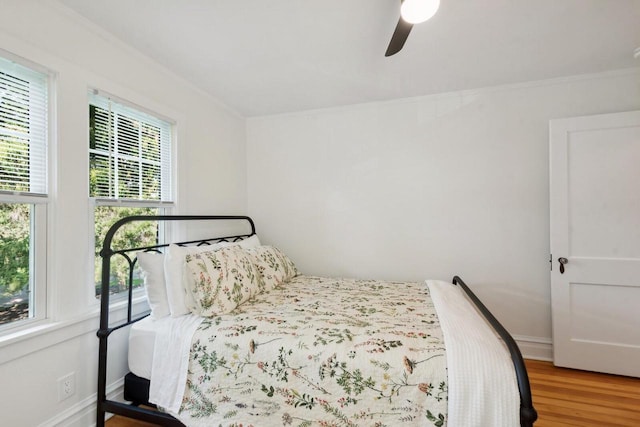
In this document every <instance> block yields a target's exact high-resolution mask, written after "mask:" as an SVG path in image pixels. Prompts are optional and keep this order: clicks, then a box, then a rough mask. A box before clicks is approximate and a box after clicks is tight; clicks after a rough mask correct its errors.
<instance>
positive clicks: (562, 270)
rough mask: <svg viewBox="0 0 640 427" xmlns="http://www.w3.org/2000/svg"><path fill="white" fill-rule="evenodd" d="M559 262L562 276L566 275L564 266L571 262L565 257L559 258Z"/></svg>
mask: <svg viewBox="0 0 640 427" xmlns="http://www.w3.org/2000/svg"><path fill="white" fill-rule="evenodd" d="M558 262H559V263H560V274H564V265H565V264H567V263H568V262H569V260H568V259H566V258H564V257H560V258H558Z"/></svg>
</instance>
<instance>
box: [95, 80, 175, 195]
mask: <svg viewBox="0 0 640 427" xmlns="http://www.w3.org/2000/svg"><path fill="white" fill-rule="evenodd" d="M89 97H90V99H89V123H90V135H89V164H90V176H89V192H90V196H91V197H94V198H96V199H109V200H144V201H162V202H167V201H171V200H172V195H171V124H170V123H168V122H167V121H164V120H162V119H159V118H157V117H153V116H151V115H149V114H146V113H144V112H142V111H139V110H136V109H134V108H131V107H128V106H126V105H123V104H121V103H118V102H115V101H113V100H111V99H109V98H106V97H103V96H100V95H99V94H95V93H93V92H91V93H90V95H89Z"/></svg>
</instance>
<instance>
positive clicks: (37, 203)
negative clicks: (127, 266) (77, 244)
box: [0, 49, 55, 338]
mask: <svg viewBox="0 0 640 427" xmlns="http://www.w3.org/2000/svg"><path fill="white" fill-rule="evenodd" d="M0 58H2V59H3V60H5V61H8V62H12V63H14V64H16V65H18V66H20V67H24V68H26V69H27V70H28V71H29V72H33V73H36V74H40V76H41V77H42V78H43V80H44V86H45V89H44V92H45V100H44V109H45V111H44V117H42V118H41V119H42V120H43V121H44V125H43V129H42V136H43V138H44V145H43V146H39V145H34V146H31V148H32V150H30V159H34V157H33V152H32V151H36V152H39V153H38V154H37V156H38V160H39V162H37V163H39V165H40V166H41V167H44V168H45V171H44V173H43V174H42V175H41V179H43V180H44V182H43V183H42V184H41V185H40V186H39V190H40V191H11V190H0V203H7V204H27V205H31V206H32V207H31V212H30V231H29V236H30V238H29V290H28V294H29V317H28V318H26V319H21V320H15V321H12V322H9V323H5V324H2V325H0V338H4V337H7V336H11V335H14V334H16V333H21V332H22V331H25V330H28V329H32V328H34V327H37V326H39V325H42V324H44V323H46V322H48V321H49V320H50V317H51V311H52V310H51V307H50V305H51V301H50V294H51V289H50V283H51V280H50V271H51V270H50V268H51V267H50V265H51V250H50V240H49V232H50V231H49V230H50V225H51V224H50V221H51V211H52V203H51V194H50V193H51V185H50V182H51V181H52V176H53V173H54V166H55V165H53V162H52V158H53V152H54V150H55V132H54V123H55V73H54V72H53V71H51V70H49V69H47V68H46V67H43V66H41V65H39V64H36V63H34V62H32V61H29V60H27V59H24V58H22V57H19V56H16V55H14V54H12V53H10V52H7V51H5V50H3V49H0ZM29 102H30V103H32V102H33V100H31V99H30V100H29ZM33 149H35V150H33ZM29 181H30V184H33V182H34V181H33V176H32V175H31V170H30V179H29ZM42 190H44V191H42Z"/></svg>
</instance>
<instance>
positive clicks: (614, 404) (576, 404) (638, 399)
mask: <svg viewBox="0 0 640 427" xmlns="http://www.w3.org/2000/svg"><path fill="white" fill-rule="evenodd" d="M526 364H527V372H528V373H529V381H530V382H531V391H532V393H533V406H534V407H535V408H536V410H537V411H538V421H537V422H536V423H535V426H536V427H564V426H581V427H591V426H594V427H595V426H598V427H615V426H629V427H631V426H633V427H636V426H640V378H630V377H621V376H616V375H606V374H599V373H595V372H586V371H577V370H574V369H564V368H556V367H555V366H553V364H551V363H550V362H538V361H532V360H527V361H526Z"/></svg>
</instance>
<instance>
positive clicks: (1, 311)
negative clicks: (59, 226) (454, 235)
mask: <svg viewBox="0 0 640 427" xmlns="http://www.w3.org/2000/svg"><path fill="white" fill-rule="evenodd" d="M30 217H31V205H29V204H24V203H0V236H1V238H0V262H1V263H2V264H1V265H0V325H2V324H4V323H9V322H11V321H14V320H18V319H25V318H27V317H28V315H29V297H28V292H29V246H30V242H29V235H30V228H31V218H30Z"/></svg>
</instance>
